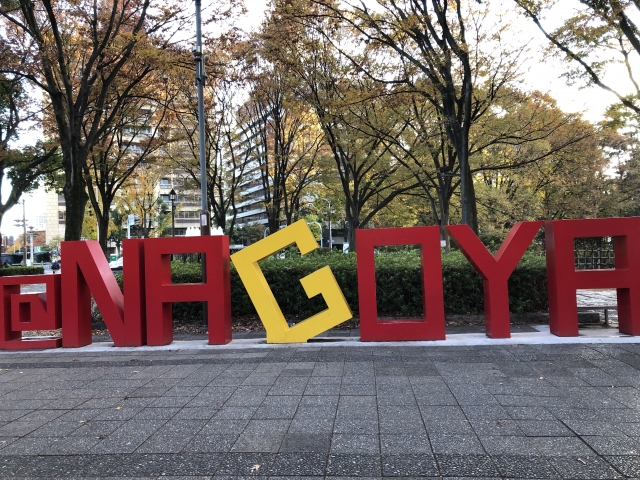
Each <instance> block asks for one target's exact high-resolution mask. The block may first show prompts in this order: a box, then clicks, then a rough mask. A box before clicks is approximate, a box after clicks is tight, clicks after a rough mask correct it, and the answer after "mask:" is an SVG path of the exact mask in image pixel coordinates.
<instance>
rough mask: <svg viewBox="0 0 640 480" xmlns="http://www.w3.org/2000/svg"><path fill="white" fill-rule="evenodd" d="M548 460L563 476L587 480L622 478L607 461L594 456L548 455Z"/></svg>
mask: <svg viewBox="0 0 640 480" xmlns="http://www.w3.org/2000/svg"><path fill="white" fill-rule="evenodd" d="M549 462H550V463H551V465H553V467H554V468H555V469H556V470H557V471H558V473H559V474H560V475H561V476H562V477H564V478H576V479H589V480H595V479H600V478H602V479H604V478H606V479H615V478H624V476H622V475H620V474H619V473H618V472H617V471H616V470H614V469H613V468H612V467H611V466H610V465H609V464H608V463H606V462H605V461H603V460H602V459H600V458H598V457H596V456H590V455H581V456H580V457H576V456H568V457H563V456H559V457H550V458H549Z"/></svg>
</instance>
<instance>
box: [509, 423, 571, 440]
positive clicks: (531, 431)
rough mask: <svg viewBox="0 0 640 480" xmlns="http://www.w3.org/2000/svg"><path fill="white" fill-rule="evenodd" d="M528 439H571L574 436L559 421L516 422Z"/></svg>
mask: <svg viewBox="0 0 640 480" xmlns="http://www.w3.org/2000/svg"><path fill="white" fill-rule="evenodd" d="M516 424H517V425H518V427H520V429H521V430H522V431H523V432H524V434H525V435H527V436H529V437H573V436H575V434H574V433H573V432H572V431H571V430H569V429H568V428H567V427H566V426H565V424H564V423H562V422H560V421H559V420H516Z"/></svg>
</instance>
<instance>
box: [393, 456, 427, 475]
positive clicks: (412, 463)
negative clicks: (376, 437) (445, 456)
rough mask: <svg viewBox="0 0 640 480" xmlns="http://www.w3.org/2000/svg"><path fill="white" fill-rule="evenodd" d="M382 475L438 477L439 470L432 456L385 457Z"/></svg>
mask: <svg viewBox="0 0 640 480" xmlns="http://www.w3.org/2000/svg"><path fill="white" fill-rule="evenodd" d="M382 475H383V476H385V477H412V476H415V477H436V476H437V475H438V468H437V465H436V462H435V458H434V457H433V456H432V455H430V454H427V455H416V454H407V455H383V456H382Z"/></svg>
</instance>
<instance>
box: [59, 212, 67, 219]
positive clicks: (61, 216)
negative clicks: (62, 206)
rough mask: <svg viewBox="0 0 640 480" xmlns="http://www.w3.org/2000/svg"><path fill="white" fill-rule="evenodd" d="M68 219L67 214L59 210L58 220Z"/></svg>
mask: <svg viewBox="0 0 640 480" xmlns="http://www.w3.org/2000/svg"><path fill="white" fill-rule="evenodd" d="M66 219H67V212H65V211H64V210H59V211H58V220H66Z"/></svg>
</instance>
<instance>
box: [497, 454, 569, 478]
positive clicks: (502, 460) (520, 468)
mask: <svg viewBox="0 0 640 480" xmlns="http://www.w3.org/2000/svg"><path fill="white" fill-rule="evenodd" d="M513 451H514V452H515V451H517V450H513ZM492 459H493V461H494V462H495V464H496V466H497V467H498V470H499V471H500V473H502V475H504V477H506V478H558V473H557V472H556V471H555V470H554V468H553V467H552V466H551V464H550V463H549V462H548V460H547V459H546V458H545V457H541V456H533V455H514V454H507V455H492Z"/></svg>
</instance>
